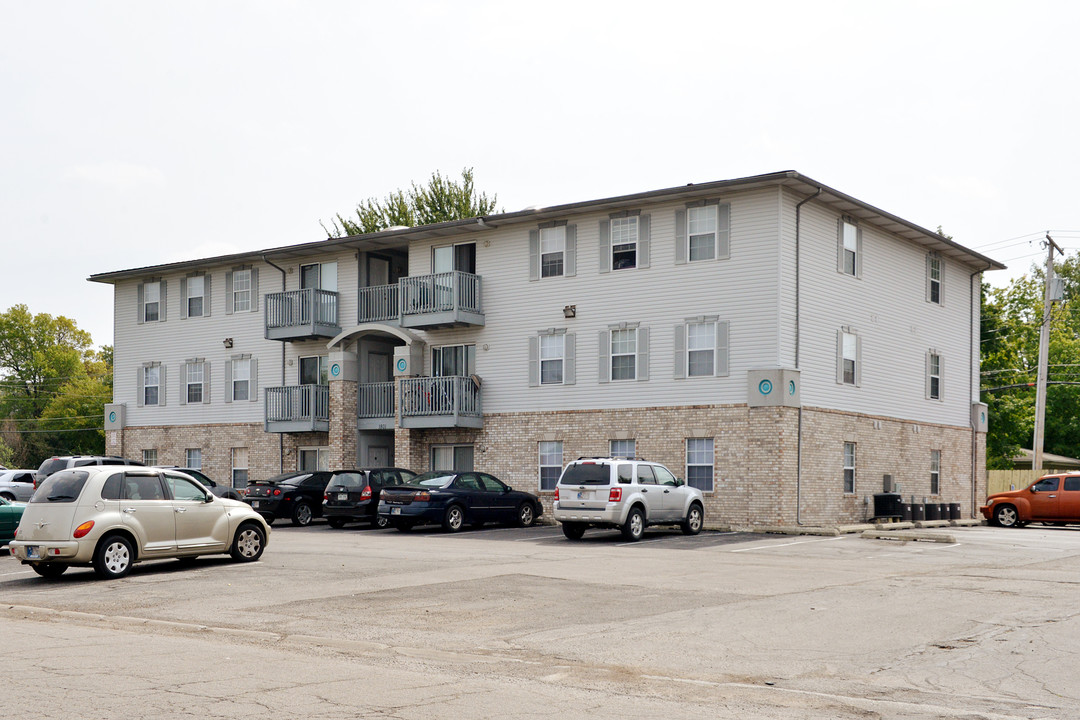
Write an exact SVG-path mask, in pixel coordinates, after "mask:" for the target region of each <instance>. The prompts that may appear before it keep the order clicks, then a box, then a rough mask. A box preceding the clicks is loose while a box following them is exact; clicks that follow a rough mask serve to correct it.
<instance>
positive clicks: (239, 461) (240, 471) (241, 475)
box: [232, 447, 248, 488]
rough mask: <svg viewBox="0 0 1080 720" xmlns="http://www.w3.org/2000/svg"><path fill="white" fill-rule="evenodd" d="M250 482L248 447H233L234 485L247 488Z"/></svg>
mask: <svg viewBox="0 0 1080 720" xmlns="http://www.w3.org/2000/svg"><path fill="white" fill-rule="evenodd" d="M247 484H248V449H247V448H246V447H236V448H233V449H232V486H233V487H234V488H246V487H247Z"/></svg>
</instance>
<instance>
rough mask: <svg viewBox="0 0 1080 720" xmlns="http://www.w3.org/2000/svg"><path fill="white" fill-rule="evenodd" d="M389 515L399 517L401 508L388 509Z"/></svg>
mask: <svg viewBox="0 0 1080 720" xmlns="http://www.w3.org/2000/svg"><path fill="white" fill-rule="evenodd" d="M390 514H391V515H400V514H401V508H390Z"/></svg>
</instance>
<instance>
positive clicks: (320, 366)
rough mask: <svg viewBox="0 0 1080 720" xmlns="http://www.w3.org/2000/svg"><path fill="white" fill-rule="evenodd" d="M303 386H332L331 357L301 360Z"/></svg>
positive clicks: (315, 356)
mask: <svg viewBox="0 0 1080 720" xmlns="http://www.w3.org/2000/svg"><path fill="white" fill-rule="evenodd" d="M299 364H300V384H301V385H329V384H330V369H329V368H330V356H329V355H313V356H311V357H302V358H300V363H299Z"/></svg>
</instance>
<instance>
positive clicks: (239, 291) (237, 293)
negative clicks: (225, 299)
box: [232, 268, 251, 312]
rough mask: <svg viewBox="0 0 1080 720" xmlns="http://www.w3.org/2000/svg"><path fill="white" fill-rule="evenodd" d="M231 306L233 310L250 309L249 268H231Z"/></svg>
mask: <svg viewBox="0 0 1080 720" xmlns="http://www.w3.org/2000/svg"><path fill="white" fill-rule="evenodd" d="M232 307H233V312H247V311H249V310H251V269H250V268H249V269H246V270H233V272H232Z"/></svg>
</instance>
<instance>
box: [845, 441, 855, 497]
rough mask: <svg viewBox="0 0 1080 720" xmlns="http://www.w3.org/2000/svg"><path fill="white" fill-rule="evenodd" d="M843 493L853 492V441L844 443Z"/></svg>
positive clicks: (850, 493) (849, 493)
mask: <svg viewBox="0 0 1080 720" xmlns="http://www.w3.org/2000/svg"><path fill="white" fill-rule="evenodd" d="M844 493H845V494H846V495H852V494H854V493H855V443H852V442H846V443H844Z"/></svg>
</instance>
